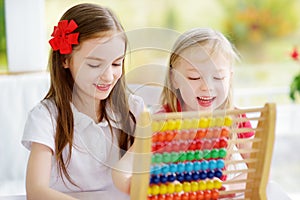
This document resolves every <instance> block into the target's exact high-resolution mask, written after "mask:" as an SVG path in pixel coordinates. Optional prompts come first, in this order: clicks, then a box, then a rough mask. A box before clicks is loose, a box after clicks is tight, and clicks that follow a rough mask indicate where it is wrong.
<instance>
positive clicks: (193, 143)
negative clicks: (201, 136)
mask: <svg viewBox="0 0 300 200" xmlns="http://www.w3.org/2000/svg"><path fill="white" fill-rule="evenodd" d="M196 149H197V144H196V141H195V140H192V141H191V143H190V146H189V150H191V151H194V150H196Z"/></svg>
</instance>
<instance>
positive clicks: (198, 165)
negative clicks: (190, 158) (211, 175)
mask: <svg viewBox="0 0 300 200" xmlns="http://www.w3.org/2000/svg"><path fill="white" fill-rule="evenodd" d="M200 170H201V162H199V161H196V162H194V171H200Z"/></svg>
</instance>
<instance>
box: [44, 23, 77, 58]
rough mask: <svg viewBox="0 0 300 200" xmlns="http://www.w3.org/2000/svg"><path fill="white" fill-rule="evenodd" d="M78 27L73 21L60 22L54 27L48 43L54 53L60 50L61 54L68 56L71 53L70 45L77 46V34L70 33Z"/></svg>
mask: <svg viewBox="0 0 300 200" xmlns="http://www.w3.org/2000/svg"><path fill="white" fill-rule="evenodd" d="M77 27H78V25H77V24H76V22H75V21H74V20H70V23H68V20H62V21H60V22H58V25H57V26H55V27H54V30H53V33H52V34H51V36H52V37H53V38H52V39H51V40H49V43H50V45H51V47H52V49H53V50H54V51H56V50H60V51H59V52H60V53H61V54H69V53H71V52H72V44H78V37H79V33H72V31H74V30H75V29H76V28H77Z"/></svg>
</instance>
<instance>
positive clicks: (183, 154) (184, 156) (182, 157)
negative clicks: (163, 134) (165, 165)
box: [179, 151, 186, 162]
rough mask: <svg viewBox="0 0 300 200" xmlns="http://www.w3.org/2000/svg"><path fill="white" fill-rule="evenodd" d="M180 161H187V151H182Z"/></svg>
mask: <svg viewBox="0 0 300 200" xmlns="http://www.w3.org/2000/svg"><path fill="white" fill-rule="evenodd" d="M179 161H181V162H184V161H186V153H185V152H183V151H181V152H180V153H179Z"/></svg>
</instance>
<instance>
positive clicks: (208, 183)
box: [206, 180, 214, 190]
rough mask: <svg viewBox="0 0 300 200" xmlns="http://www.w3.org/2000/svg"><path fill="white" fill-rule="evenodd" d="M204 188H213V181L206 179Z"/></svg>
mask: <svg viewBox="0 0 300 200" xmlns="http://www.w3.org/2000/svg"><path fill="white" fill-rule="evenodd" d="M206 189H207V190H212V189H214V182H213V181H212V180H207V181H206Z"/></svg>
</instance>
